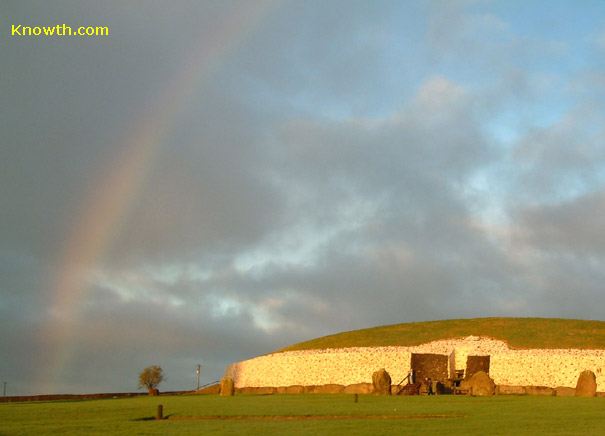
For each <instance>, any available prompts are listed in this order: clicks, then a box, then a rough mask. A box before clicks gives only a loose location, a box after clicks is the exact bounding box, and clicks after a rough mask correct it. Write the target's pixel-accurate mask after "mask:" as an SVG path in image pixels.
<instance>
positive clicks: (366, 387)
mask: <svg viewBox="0 0 605 436" xmlns="http://www.w3.org/2000/svg"><path fill="white" fill-rule="evenodd" d="M373 392H374V386H372V383H355V384H352V385H348V386H345V388H344V392H343V393H345V394H371V393H373Z"/></svg>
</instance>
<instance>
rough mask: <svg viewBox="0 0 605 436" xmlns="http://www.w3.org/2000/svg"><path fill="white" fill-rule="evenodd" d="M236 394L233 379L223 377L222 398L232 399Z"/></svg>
mask: <svg viewBox="0 0 605 436" xmlns="http://www.w3.org/2000/svg"><path fill="white" fill-rule="evenodd" d="M234 393H235V388H234V386H233V379H232V378H231V377H223V378H222V379H221V397H231V396H233V394H234Z"/></svg>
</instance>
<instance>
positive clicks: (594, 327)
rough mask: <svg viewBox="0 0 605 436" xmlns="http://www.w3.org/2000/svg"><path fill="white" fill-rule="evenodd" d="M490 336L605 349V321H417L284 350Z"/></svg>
mask: <svg viewBox="0 0 605 436" xmlns="http://www.w3.org/2000/svg"><path fill="white" fill-rule="evenodd" d="M471 335H472V336H487V337H491V338H496V339H501V340H503V341H506V342H507V343H508V345H509V346H511V347H512V348H583V349H603V348H605V322H603V321H585V320H573V319H556V318H478V319H455V320H445V321H430V322H416V323H408V324H395V325H388V326H381V327H373V328H368V329H362V330H353V331H350V332H343V333H338V334H335V335H330V336H325V337H323V338H318V339H313V340H310V341H306V342H301V343H299V344H295V345H291V346H289V347H287V348H283V349H281V350H279V351H278V352H282V351H295V350H311V349H318V348H343V347H378V346H392V345H400V346H414V345H420V344H424V343H427V342H431V341H435V340H438V339H448V338H456V337H465V336H471Z"/></svg>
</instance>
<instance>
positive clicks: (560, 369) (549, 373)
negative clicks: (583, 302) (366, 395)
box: [225, 336, 605, 390]
mask: <svg viewBox="0 0 605 436" xmlns="http://www.w3.org/2000/svg"><path fill="white" fill-rule="evenodd" d="M412 353H433V354H442V355H446V356H451V357H449V359H448V361H449V365H450V368H448V370H449V371H450V373H451V371H452V368H451V365H452V364H454V365H455V369H466V362H467V358H468V356H490V370H489V374H490V377H492V379H493V380H494V382H495V383H496V384H497V385H508V386H547V387H553V388H554V387H559V386H566V387H575V385H576V382H577V380H578V376H579V374H580V372H582V371H584V370H587V369H588V370H591V371H593V372H594V373H595V374H596V376H597V387H598V389H599V390H605V350H574V349H565V350H511V349H509V348H508V346H507V345H506V343H504V342H502V341H498V340H493V339H489V338H480V337H475V336H470V337H467V338H463V339H448V340H443V341H435V342H431V343H428V344H424V345H419V346H416V347H359V348H340V349H326V350H304V351H289V352H285V353H276V354H269V355H266V356H260V357H256V358H254V359H250V360H245V361H242V362H237V363H233V364H231V365H229V366H228V367H227V368H226V370H225V376H228V377H232V378H233V380H234V382H235V387H236V388H244V387H260V386H274V387H279V386H292V385H303V386H309V385H325V384H339V385H345V386H346V385H351V384H355V383H371V382H372V373H373V372H374V371H377V370H379V369H380V368H385V369H386V370H387V371H388V373H389V374H390V375H391V379H392V380H393V383H394V384H396V383H399V381H401V380H402V379H403V378H404V377H405V376H406V375H407V373H408V371H409V370H410V364H411V355H412Z"/></svg>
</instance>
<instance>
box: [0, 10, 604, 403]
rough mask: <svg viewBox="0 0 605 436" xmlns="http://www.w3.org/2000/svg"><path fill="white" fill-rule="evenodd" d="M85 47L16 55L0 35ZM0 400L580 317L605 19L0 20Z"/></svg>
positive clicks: (599, 196)
mask: <svg viewBox="0 0 605 436" xmlns="http://www.w3.org/2000/svg"><path fill="white" fill-rule="evenodd" d="M63 24H65V25H66V26H69V27H70V28H72V29H73V31H74V32H75V30H76V29H78V28H79V27H80V26H84V27H88V26H93V27H95V26H101V27H107V28H108V35H106V36H75V35H73V36H57V35H54V36H43V35H39V36H36V35H31V36H27V35H19V34H17V35H15V34H14V32H13V28H14V27H13V26H15V27H16V26H19V25H21V26H30V27H36V26H47V27H56V26H62V25H63ZM0 29H1V32H0V52H1V54H2V60H3V61H2V65H1V67H0V73H1V77H2V80H0V95H1V96H2V105H0V154H1V158H0V331H1V332H2V334H1V335H0V350H2V351H1V358H0V382H6V383H7V385H6V389H7V391H6V394H7V395H28V394H56V393H96V392H134V391H136V390H137V388H138V387H137V383H138V373H139V372H140V371H142V370H143V369H144V368H145V367H147V366H150V365H159V366H161V367H162V368H163V369H164V373H165V375H166V381H165V382H164V383H162V384H161V385H160V386H159V388H160V390H163V391H171V390H189V389H194V388H195V387H196V383H197V376H196V373H195V370H196V369H197V365H198V364H201V365H202V371H201V377H200V383H201V384H205V383H210V382H212V381H215V380H218V379H220V378H221V377H222V376H223V374H224V369H225V366H226V365H228V364H230V363H232V362H236V361H240V360H245V359H250V358H253V357H256V356H259V355H262V354H266V353H270V352H272V351H275V350H277V349H280V348H282V347H285V346H287V345H290V344H293V343H296V342H301V341H304V340H308V339H312V338H315V337H319V336H325V335H329V334H333V333H337V332H341V331H347V330H352V329H360V328H366V327H373V326H378V325H388V324H397V323H406V322H417V321H429V320H440V319H453V318H479V317H495V316H511V317H559V318H578V319H591V320H605V315H604V313H603V307H605V292H604V291H603V287H602V286H603V283H604V282H605V237H604V236H605V221H604V220H603V216H604V214H605V3H604V2H602V1H598V0H594V1H591V0H575V1H563V0H549V1H547V0H544V1H540V0H536V1H532V2H527V1H516V0H505V1H504V0H503V1H497V0H494V1H488V0H484V1H482V0H477V1H473V0H460V1H456V0H452V1H447V2H446V1H437V0H435V1H431V0H424V1H411V0H409V1H404V0H399V1H385V0H376V1H354V0H346V1H341V0H330V1H323V0H307V1H301V0H292V1H266V0H239V1H235V0H221V1H210V0H204V1H193V0H191V1H186V0H175V1H170V2H169V1H137V0H132V1H128V2H117V1H103V2H101V1H79V0H78V1H52V2H49V1H16V0H7V1H3V2H2V4H1V5H0Z"/></svg>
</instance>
